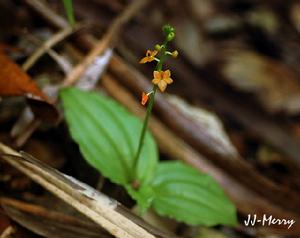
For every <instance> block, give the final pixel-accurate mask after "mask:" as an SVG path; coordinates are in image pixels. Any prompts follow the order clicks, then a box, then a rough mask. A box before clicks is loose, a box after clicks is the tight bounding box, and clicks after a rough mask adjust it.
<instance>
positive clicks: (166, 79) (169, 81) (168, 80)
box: [163, 78, 173, 84]
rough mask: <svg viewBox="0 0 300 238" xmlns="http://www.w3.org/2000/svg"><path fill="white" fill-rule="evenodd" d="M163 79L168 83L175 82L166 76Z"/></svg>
mask: <svg viewBox="0 0 300 238" xmlns="http://www.w3.org/2000/svg"><path fill="white" fill-rule="evenodd" d="M163 80H164V81H165V82H166V83H167V84H171V83H173V79H171V78H164V79H163Z"/></svg>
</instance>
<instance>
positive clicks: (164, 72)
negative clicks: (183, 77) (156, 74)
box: [162, 69, 171, 79]
mask: <svg viewBox="0 0 300 238" xmlns="http://www.w3.org/2000/svg"><path fill="white" fill-rule="evenodd" d="M162 76H163V78H164V79H165V78H170V77H171V71H170V70H169V69H167V70H166V71H163V75H162Z"/></svg>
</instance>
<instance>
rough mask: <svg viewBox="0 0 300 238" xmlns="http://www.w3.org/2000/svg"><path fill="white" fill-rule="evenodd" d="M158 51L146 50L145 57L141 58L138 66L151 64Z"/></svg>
mask: <svg viewBox="0 0 300 238" xmlns="http://www.w3.org/2000/svg"><path fill="white" fill-rule="evenodd" d="M157 53H158V51H157V50H153V51H151V50H147V52H146V57H144V58H142V59H141V60H140V64H145V63H147V62H151V61H153V60H155V56H156V55H157Z"/></svg>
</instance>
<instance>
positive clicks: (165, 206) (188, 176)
mask: <svg viewBox="0 0 300 238" xmlns="http://www.w3.org/2000/svg"><path fill="white" fill-rule="evenodd" d="M152 186H153V190H154V194H155V196H154V199H153V207H154V209H155V210H156V211H157V212H158V213H159V214H161V215H164V216H169V217H171V218H175V219H176V220H178V221H183V222H185V223H188V224H191V225H199V224H202V225H207V226H212V225H217V224H224V225H234V224H236V222H237V218H236V209H235V206H234V205H233V204H232V203H231V202H230V200H229V199H228V198H227V197H226V196H225V194H224V192H223V190H222V189H221V187H220V186H219V185H218V184H217V183H216V182H215V181H214V179H213V178H212V177H210V176H208V175H206V174H202V173H200V172H199V171H197V170H195V169H194V168H192V167H189V166H187V165H185V164H183V163H181V162H178V161H177V162H176V161H168V162H161V163H160V164H159V165H158V169H157V172H156V174H155V176H154V180H153V182H152Z"/></svg>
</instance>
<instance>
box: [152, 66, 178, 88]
mask: <svg viewBox="0 0 300 238" xmlns="http://www.w3.org/2000/svg"><path fill="white" fill-rule="evenodd" d="M153 76H154V79H153V80H152V83H153V84H155V85H157V86H158V88H159V89H160V91H161V92H164V91H165V90H166V87H167V85H168V84H171V83H173V79H171V71H170V70H166V71H154V72H153Z"/></svg>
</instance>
